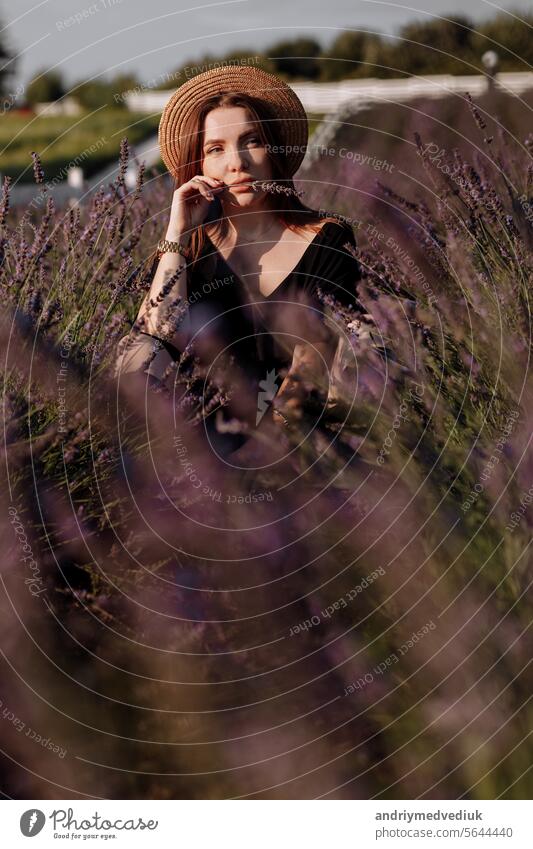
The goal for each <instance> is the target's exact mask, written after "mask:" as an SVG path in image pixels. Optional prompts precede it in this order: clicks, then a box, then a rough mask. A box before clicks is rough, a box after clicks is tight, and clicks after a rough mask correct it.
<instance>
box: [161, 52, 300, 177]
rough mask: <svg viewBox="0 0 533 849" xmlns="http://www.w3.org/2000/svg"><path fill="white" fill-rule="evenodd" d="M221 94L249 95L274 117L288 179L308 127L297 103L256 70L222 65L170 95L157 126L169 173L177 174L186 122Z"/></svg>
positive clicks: (271, 76) (279, 82)
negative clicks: (211, 98)
mask: <svg viewBox="0 0 533 849" xmlns="http://www.w3.org/2000/svg"><path fill="white" fill-rule="evenodd" d="M225 91H238V92H244V93H246V94H251V95H253V96H254V97H256V98H258V99H260V100H263V101H265V102H266V103H267V104H268V105H269V106H270V107H271V109H272V111H273V113H274V115H275V116H276V121H277V119H278V118H279V123H277V129H278V133H279V135H280V136H281V144H282V145H284V146H285V148H289V152H287V165H288V167H289V173H290V175H291V176H292V175H293V174H294V173H295V172H296V171H297V170H298V168H299V167H300V165H301V162H302V159H303V158H304V156H305V151H306V147H307V139H308V132H309V127H308V123H307V115H306V114H305V110H304V108H303V106H302V103H301V101H300V100H299V98H298V97H297V96H296V94H295V93H294V91H293V90H292V88H290V86H288V85H287V83H285V82H284V81H283V80H282V79H280V78H279V77H277V76H275V75H274V74H269V73H267V72H266V71H263V70H261V69H260V68H253V67H246V66H239V65H224V66H223V67H221V68H213V69H212V70H210V71H205V72H204V73H203V74H198V76H196V77H193V78H192V79H190V80H188V81H187V82H186V83H183V85H181V86H180V87H179V88H178V90H177V91H175V92H174V94H173V95H172V97H171V98H170V100H169V101H168V103H167V105H166V106H165V108H164V110H163V114H162V116H161V121H160V122H159V147H160V150H161V158H162V160H163V162H164V163H165V165H166V166H167V168H168V170H169V171H170V173H171V174H172V175H173V176H174V177H176V176H177V174H178V163H179V161H180V158H179V149H180V148H179V146H180V141H181V139H182V137H183V135H184V133H185V126H186V122H187V121H188V119H189V117H190V116H191V115H192V114H193V113H194V112H195V110H197V109H198V108H199V107H200V106H201V104H202V103H203V102H204V100H206V99H207V98H209V97H211V96H212V95H214V94H221V93H222V92H225Z"/></svg>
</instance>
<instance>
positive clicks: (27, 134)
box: [0, 109, 160, 182]
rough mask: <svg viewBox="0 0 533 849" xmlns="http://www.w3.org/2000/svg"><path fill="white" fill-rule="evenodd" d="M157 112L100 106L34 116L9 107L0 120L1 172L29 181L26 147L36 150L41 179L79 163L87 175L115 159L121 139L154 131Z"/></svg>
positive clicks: (141, 137) (142, 136)
mask: <svg viewBox="0 0 533 849" xmlns="http://www.w3.org/2000/svg"><path fill="white" fill-rule="evenodd" d="M159 118H160V116H159V115H154V116H152V115H144V114H138V113H134V112H126V111H125V110H124V109H102V110H100V111H99V112H86V113H83V114H80V115H54V116H50V117H39V116H36V115H33V114H31V113H22V112H13V113H10V114H7V115H5V116H4V118H3V120H2V122H1V124H0V173H1V174H3V175H5V174H8V175H9V176H11V177H13V179H15V180H17V181H20V182H32V181H33V169H32V159H31V151H32V150H35V151H37V152H38V153H39V154H40V156H41V160H42V163H43V167H44V172H45V176H46V180H52V179H54V178H60V179H64V178H65V177H66V171H67V168H68V167H69V166H71V165H79V166H80V167H82V168H83V170H84V172H85V175H86V176H88V177H90V176H91V175H93V174H95V173H97V172H98V171H99V170H100V169H101V168H103V167H104V166H105V165H107V164H108V163H110V162H116V160H117V158H118V154H119V149H120V140H121V138H123V137H124V136H127V137H128V139H129V141H130V143H131V144H133V145H135V144H136V143H138V142H141V141H143V140H144V139H146V138H148V137H149V136H150V135H153V133H154V132H157V127H158V125H159Z"/></svg>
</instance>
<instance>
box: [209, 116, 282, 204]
mask: <svg viewBox="0 0 533 849" xmlns="http://www.w3.org/2000/svg"><path fill="white" fill-rule="evenodd" d="M202 156H203V160H202V173H203V174H204V175H205V176H206V177H217V178H218V179H219V180H223V181H224V183H226V184H228V185H231V184H233V183H237V182H239V181H241V180H270V179H272V167H271V163H270V160H269V158H268V155H267V152H266V148H265V145H264V143H263V142H262V141H261V136H259V135H258V134H257V130H256V129H255V126H254V124H253V122H252V121H251V120H250V116H249V113H248V111H247V110H246V109H245V107H244V106H219V107H217V108H216V109H212V110H211V112H208V113H207V115H206V118H205V125H204V140H203V149H202ZM264 194H265V193H264V192H258V191H254V190H253V189H251V188H249V187H238V186H235V187H234V188H229V189H227V190H226V191H224V192H221V193H220V195H219V198H220V201H221V203H222V206H223V207H224V206H226V205H227V206H229V207H236V206H240V207H251V206H259V205H262V203H263V199H264Z"/></svg>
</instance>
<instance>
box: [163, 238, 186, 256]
mask: <svg viewBox="0 0 533 849" xmlns="http://www.w3.org/2000/svg"><path fill="white" fill-rule="evenodd" d="M165 253H175V254H181V255H182V256H183V257H185V259H189V257H190V248H184V247H183V246H182V245H180V243H179V242H169V240H168V239H160V240H159V242H158V244H157V256H158V258H160V257H161V254H165Z"/></svg>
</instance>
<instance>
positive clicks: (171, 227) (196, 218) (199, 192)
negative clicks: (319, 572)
mask: <svg viewBox="0 0 533 849" xmlns="http://www.w3.org/2000/svg"><path fill="white" fill-rule="evenodd" d="M225 188H226V184H225V183H224V181H223V180H218V179H217V178H215V177H204V175H203V174H197V175H196V177H193V178H192V179H191V180H189V181H188V183H184V184H183V185H182V186H180V187H179V189H176V190H175V191H174V195H173V197H172V206H171V208H170V221H169V224H168V230H167V239H171V238H173V239H177V238H179V237H180V236H182V235H183V234H190V232H191V230H193V229H194V228H195V227H199V226H200V224H202V222H203V221H204V220H205V217H206V215H207V210H208V209H209V204H210V203H211V201H212V200H213V198H214V196H215V194H219V193H220V192H221V191H223V190H224V189H225Z"/></svg>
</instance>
